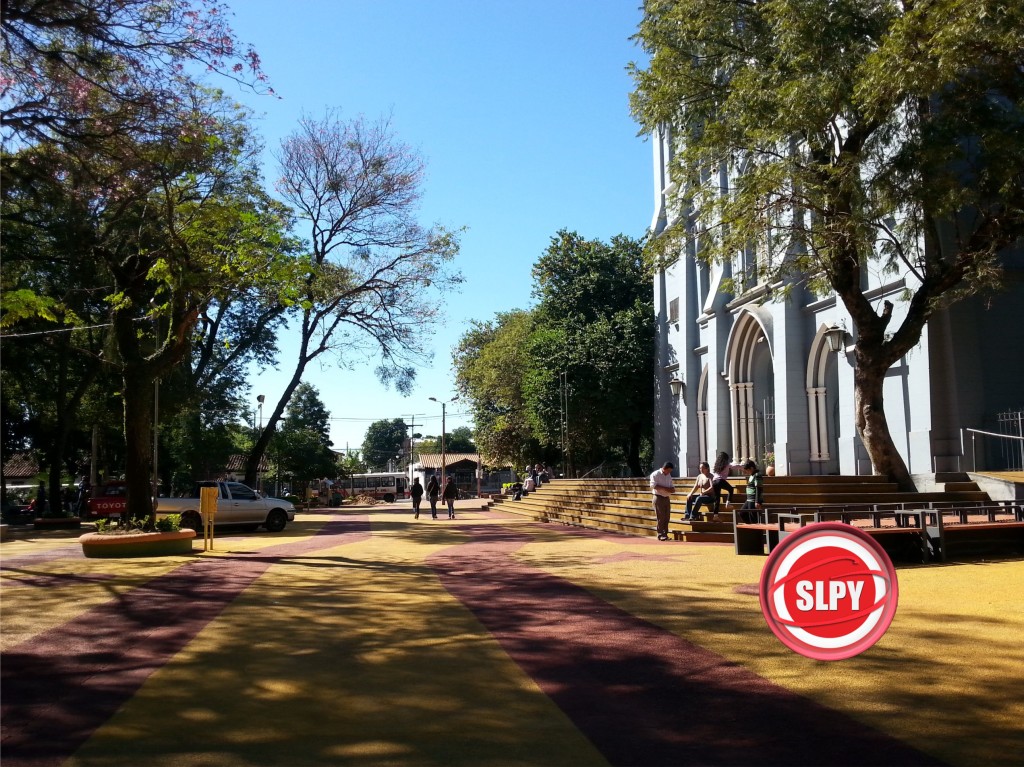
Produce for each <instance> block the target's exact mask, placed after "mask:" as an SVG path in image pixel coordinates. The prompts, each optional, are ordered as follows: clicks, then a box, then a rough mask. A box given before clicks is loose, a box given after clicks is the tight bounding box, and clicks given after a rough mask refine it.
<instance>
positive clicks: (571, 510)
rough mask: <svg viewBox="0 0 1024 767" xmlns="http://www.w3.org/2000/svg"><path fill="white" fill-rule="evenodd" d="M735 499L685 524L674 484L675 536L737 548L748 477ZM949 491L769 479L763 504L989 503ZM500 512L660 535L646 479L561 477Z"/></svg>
mask: <svg viewBox="0 0 1024 767" xmlns="http://www.w3.org/2000/svg"><path fill="white" fill-rule="evenodd" d="M730 481H731V482H732V484H733V486H734V487H735V489H736V493H735V494H734V495H733V497H732V507H731V508H729V507H726V506H725V505H724V504H723V505H722V507H721V509H720V512H721V513H720V514H719V518H718V520H709V521H703V522H682V521H681V520H680V517H682V515H683V513H684V511H685V509H686V495H687V493H688V492H689V490H690V488H691V487H692V486H693V478H692V477H690V478H685V477H684V478H677V479H675V485H676V492H675V493H674V494H673V496H672V515H671V522H670V523H669V533H670V534H673V535H675V537H678V538H680V539H682V540H685V541H691V542H694V541H702V542H716V543H731V542H732V540H733V534H732V516H733V513H734V512H735V511H737V510H738V509H739V507H740V506H742V505H743V500H744V498H743V488H744V486H745V484H746V480H745V478H744V477H743V476H734V477H732V478H730ZM946 488H947V489H945V490H934V491H931V492H924V493H904V492H900V491H899V490H897V489H896V485H895V484H894V483H891V482H888V481H886V479H885V478H884V477H876V476H864V477H844V476H793V477H765V478H764V501H765V506H766V507H768V508H770V509H777V510H780V511H782V510H786V509H792V508H795V509H796V510H798V511H799V510H808V511H811V510H814V509H816V508H817V507H819V506H829V505H833V504H844V505H850V504H855V505H858V506H860V505H864V506H872V505H874V504H879V503H883V504H884V503H920V504H922V505H924V504H927V503H933V502H951V501H958V502H964V501H988V500H989V497H988V495H987V494H986V493H985V492H983V491H981V490H979V489H978V486H977V485H976V484H974V483H973V482H959V481H957V482H949V483H946ZM494 501H495V508H500V509H501V510H502V511H508V512H511V513H513V514H520V515H522V516H525V517H528V518H530V519H535V520H537V521H541V522H559V523H561V524H565V525H571V526H574V527H585V528H588V529H592V530H604V531H607V532H613V533H621V534H623V535H635V536H655V535H656V534H657V531H656V519H655V516H654V509H653V507H652V505H651V493H650V489H649V487H648V483H647V479H646V477H637V478H632V477H630V478H622V479H556V480H554V481H552V482H548V483H545V484H544V485H542V486H541V488H540V489H539V490H536V491H534V492H533V493H530V494H529V495H527V496H524V497H523V498H522V500H519V501H515V500H512V497H511V496H497V497H495V498H494Z"/></svg>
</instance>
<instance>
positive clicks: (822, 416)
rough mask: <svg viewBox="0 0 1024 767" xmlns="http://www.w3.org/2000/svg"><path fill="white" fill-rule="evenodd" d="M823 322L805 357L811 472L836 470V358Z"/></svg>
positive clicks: (837, 433)
mask: <svg viewBox="0 0 1024 767" xmlns="http://www.w3.org/2000/svg"><path fill="white" fill-rule="evenodd" d="M827 331H828V328H827V327H826V326H825V325H824V324H822V325H820V326H819V327H818V332H817V333H816V334H815V336H814V340H813V341H812V342H811V353H810V356H809V357H808V359H807V424H808V429H809V432H810V433H809V435H808V436H809V445H810V461H811V472H812V473H813V474H836V473H838V471H839V437H840V436H841V433H840V432H841V428H842V424H841V422H840V420H839V361H838V359H837V355H836V354H833V353H831V352H830V351H829V348H828V340H827V339H826V337H825V335H826V332H827Z"/></svg>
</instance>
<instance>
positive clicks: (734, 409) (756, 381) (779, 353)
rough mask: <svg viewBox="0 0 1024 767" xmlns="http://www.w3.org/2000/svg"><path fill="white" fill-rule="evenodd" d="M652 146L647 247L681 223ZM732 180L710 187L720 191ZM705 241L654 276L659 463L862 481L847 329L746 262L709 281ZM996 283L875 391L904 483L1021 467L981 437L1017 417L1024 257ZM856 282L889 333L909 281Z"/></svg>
mask: <svg viewBox="0 0 1024 767" xmlns="http://www.w3.org/2000/svg"><path fill="white" fill-rule="evenodd" d="M652 143H653V145H654V171H655V213H654V219H653V222H652V225H651V229H652V235H653V236H658V235H659V233H661V232H662V231H664V230H665V228H666V227H667V226H669V225H670V224H672V223H674V216H676V215H686V214H687V211H686V209H685V206H684V204H683V203H681V197H682V195H681V194H680V189H679V188H678V186H677V184H675V183H673V180H672V178H671V176H670V172H669V161H670V159H671V154H672V150H673V146H672V136H671V134H670V133H669V132H668V131H665V132H663V133H661V134H660V135H655V136H654V137H653V142H652ZM729 172H730V171H729V170H728V169H725V168H722V169H720V171H719V174H720V178H715V179H712V181H713V182H714V183H717V184H719V185H720V186H721V188H722V189H724V190H727V189H728V187H729ZM700 240H701V237H700V232H699V231H697V230H693V231H688V236H687V237H686V238H685V243H681V244H680V246H679V248H678V249H676V250H675V251H674V252H673V255H672V257H670V258H665V259H663V261H662V262H661V264H660V266H659V269H658V270H657V272H656V273H655V278H654V304H655V313H656V321H657V328H658V332H657V344H658V346H657V360H658V362H657V369H656V375H655V392H656V405H655V455H654V458H655V462H656V463H658V464H659V465H660V463H661V462H662V461H665V460H673V462H674V463H675V464H676V466H677V468H678V471H679V473H680V474H682V475H684V476H686V475H689V476H692V475H694V474H695V473H696V472H697V467H698V464H699V462H700V461H703V460H709V461H713V460H714V457H715V455H716V453H717V452H718V451H720V450H722V451H725V452H727V453H729V455H730V456H732V457H733V458H734V460H736V459H743V458H747V457H750V458H753V459H754V460H755V461H756V462H757V463H758V465H761V466H764V465H766V464H768V465H774V467H775V471H776V473H778V474H791V475H792V474H844V475H854V474H870V473H872V466H871V462H870V460H869V459H868V456H867V453H866V451H865V449H864V446H863V444H862V442H861V440H860V437H859V436H858V434H857V429H856V426H855V420H854V416H855V413H854V377H853V376H854V357H853V354H852V349H853V345H854V343H855V342H856V338H857V328H856V327H855V325H854V323H853V322H852V320H851V318H850V316H849V314H848V313H847V312H846V310H845V307H844V305H843V303H842V301H841V300H838V299H837V297H836V296H835V295H834V294H833V295H831V296H824V297H821V296H815V295H813V294H811V293H810V291H809V290H807V289H806V288H804V287H802V286H801V285H800V284H798V283H793V284H792V285H787V286H782V285H777V284H776V285H772V284H766V283H763V282H760V281H758V279H757V265H756V263H755V262H754V259H755V258H756V255H755V254H753V253H749V254H738V256H737V261H736V262H734V264H731V265H730V264H717V263H715V264H711V265H708V264H706V263H704V262H703V261H702V260H701V259H700V258H699V253H700V248H701V241H700ZM744 259H750V263H743V260H744ZM1004 267H1005V269H1004V272H1005V286H1004V290H1002V291H1001V292H998V293H996V294H995V295H994V296H987V297H980V296H979V297H972V298H969V299H966V300H963V301H960V302H958V303H955V304H953V305H951V306H950V307H949V308H947V309H944V310H941V311H938V312H936V313H935V314H934V315H933V316H932V317H931V318H930V320H929V321H928V323H927V325H926V327H925V329H924V332H923V333H922V335H921V339H920V342H919V343H918V345H917V346H915V347H914V348H913V349H912V350H911V351H910V352H909V353H908V354H906V355H905V356H904V357H903V358H902V359H900V361H899V362H898V363H897V364H896V365H894V366H892V367H891V368H890V369H889V371H888V373H887V375H886V379H885V389H884V396H885V412H886V416H887V419H888V423H889V428H890V431H891V432H892V435H893V438H894V440H895V443H896V447H897V449H898V450H899V451H900V453H901V455H902V456H903V459H904V460H905V461H906V464H907V466H908V468H909V470H910V472H911V474H914V475H926V474H931V475H934V474H935V473H938V472H950V471H973V470H975V469H978V470H984V469H991V470H996V469H1005V468H1019V466H1014V463H1015V462H1016V463H1020V461H1021V460H1024V458H1016V457H1015V455H1014V450H1015V449H1016V450H1020V448H1015V447H1014V446H1015V445H1017V444H1020V443H1017V442H1013V441H1010V442H1009V443H1008V444H1007V441H1006V440H1004V439H999V438H996V437H991V436H986V435H987V434H996V433H999V432H1001V431H1005V430H1006V425H1007V422H1009V427H1010V429H1011V433H1012V429H1013V423H1012V419H1013V415H1014V414H1016V418H1017V420H1018V422H1019V420H1020V411H1021V410H1024V317H1022V313H1024V254H1022V253H1021V252H1019V251H1018V252H1015V253H1012V254H1010V255H1009V256H1008V257H1007V258H1006V261H1005V263H1004ZM866 271H867V276H866V277H865V279H866V280H867V283H866V284H865V285H864V286H863V289H864V293H865V295H866V296H867V298H868V299H869V300H870V301H871V302H872V303H873V304H875V305H876V306H878V307H879V309H880V308H881V306H882V305H883V303H884V302H886V301H888V302H891V303H892V304H893V305H894V309H893V319H892V323H891V325H890V327H893V328H895V327H897V326H898V325H899V323H900V322H901V320H902V317H903V316H904V314H905V311H906V306H907V300H908V299H907V295H908V291H913V289H914V287H915V286H914V283H913V276H912V275H910V274H902V275H885V274H883V273H882V272H881V270H871V269H869V270H866ZM734 275H742V279H741V280H736V278H735V277H734ZM724 280H736V281H735V283H734V284H733V291H734V292H732V293H726V292H724V291H723V290H722V289H721V288H722V285H723V281H724ZM740 282H742V284H738V283H740ZM782 288H788V290H783V289H782ZM1007 416H1009V419H1008V418H1007ZM1018 428H1019V426H1018Z"/></svg>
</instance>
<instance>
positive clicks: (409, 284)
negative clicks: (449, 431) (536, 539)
mask: <svg viewBox="0 0 1024 767" xmlns="http://www.w3.org/2000/svg"><path fill="white" fill-rule="evenodd" d="M278 161H279V164H280V166H281V174H280V177H279V179H278V183H277V190H278V192H279V194H281V196H282V197H283V198H284V200H285V201H286V202H287V203H288V204H290V205H291V206H292V207H293V208H294V209H295V211H296V215H297V217H298V219H299V221H300V222H301V223H302V224H305V225H306V226H308V230H307V245H308V246H309V255H308V261H309V276H308V278H307V279H306V282H305V285H304V286H303V287H304V289H303V292H302V295H301V296H300V297H299V299H300V300H299V303H297V304H296V305H295V307H294V310H293V312H292V314H291V316H290V320H291V321H292V322H294V326H295V328H296V332H297V335H298V337H297V340H296V343H295V345H294V347H293V348H294V356H293V358H292V361H291V362H290V363H289V364H290V365H291V369H292V374H291V378H290V379H289V382H288V384H287V385H286V386H285V389H284V391H283V393H282V395H281V397H280V399H279V400H278V401H277V403H276V404H275V405H274V407H273V408H272V409H271V412H270V414H269V418H268V420H267V424H266V427H265V429H264V431H263V433H262V434H261V435H260V436H259V439H257V441H256V445H255V446H254V447H253V450H252V451H251V453H250V454H249V457H248V461H247V465H246V479H247V480H248V481H250V482H252V481H254V479H255V475H256V467H257V465H258V463H259V460H260V458H261V457H262V456H263V454H264V452H265V451H266V448H267V445H268V444H269V441H270V439H271V436H272V435H273V432H274V429H275V428H276V425H277V422H278V420H279V419H280V418H281V416H282V414H283V413H284V409H285V407H286V406H287V404H288V402H289V400H290V399H291V397H292V394H293V392H294V391H295V389H296V387H297V386H298V385H299V383H300V382H301V380H302V376H303V373H304V372H305V370H306V368H307V366H308V365H309V364H310V363H311V362H313V361H314V360H316V359H317V358H321V357H323V356H324V355H328V356H330V355H333V357H334V360H335V361H336V362H337V363H338V364H339V365H341V366H343V367H344V366H353V365H356V364H359V363H362V362H365V361H369V360H374V361H375V362H376V364H377V367H376V371H377V375H378V377H379V378H380V380H381V382H382V383H384V384H385V385H388V384H394V385H395V387H396V389H398V390H399V391H401V392H408V391H409V390H410V388H411V386H412V382H413V380H414V378H415V365H416V364H418V363H419V362H421V361H422V359H423V358H424V357H426V356H427V354H426V352H425V346H424V342H425V340H426V339H427V337H428V336H429V333H430V332H431V327H432V325H433V323H434V321H435V319H436V318H437V315H438V311H439V299H440V297H441V295H442V294H443V292H444V291H445V290H448V289H450V288H451V287H452V286H453V285H454V284H455V283H457V282H459V278H458V276H457V275H454V274H452V273H451V272H450V271H449V264H450V262H451V260H452V259H453V258H454V257H455V254H456V253H457V252H458V240H457V237H456V236H455V235H454V234H452V233H449V232H446V231H443V230H441V229H436V228H435V229H428V228H424V227H423V226H421V225H420V224H419V223H418V222H417V220H416V215H415V214H416V205H417V203H418V200H419V196H420V193H421V185H422V181H423V163H422V161H421V160H420V158H419V157H418V156H417V154H416V153H415V152H413V151H412V150H411V149H410V148H409V147H408V146H406V145H405V144H403V143H402V142H400V141H399V140H398V139H397V138H396V136H395V135H394V133H393V132H392V130H391V126H390V124H389V123H388V121H387V120H380V121H378V122H376V123H369V122H367V121H366V120H364V119H362V118H356V119H353V120H347V121H346V120H342V119H340V117H338V115H337V114H336V113H333V112H331V113H328V114H327V115H326V116H325V117H324V118H322V119H314V118H311V117H303V118H302V119H301V120H300V121H299V127H298V128H297V129H296V131H295V133H293V134H292V135H291V136H289V137H287V138H286V139H285V140H284V141H283V142H282V145H281V150H280V152H279V154H278ZM367 460H368V461H370V462H371V463H372V462H373V461H374V459H373V457H372V456H367Z"/></svg>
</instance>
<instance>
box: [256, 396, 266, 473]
mask: <svg viewBox="0 0 1024 767" xmlns="http://www.w3.org/2000/svg"><path fill="white" fill-rule="evenodd" d="M266 399H267V398H266V396H264V395H263V394H260V395H259V396H258V397H256V401H257V402H258V403H259V404H260V433H262V432H263V402H264V401H265V400H266ZM257 439H259V437H257ZM260 463H263V456H260V461H259V463H257V464H256V492H257V493H260V492H263V474H262V472H260Z"/></svg>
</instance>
